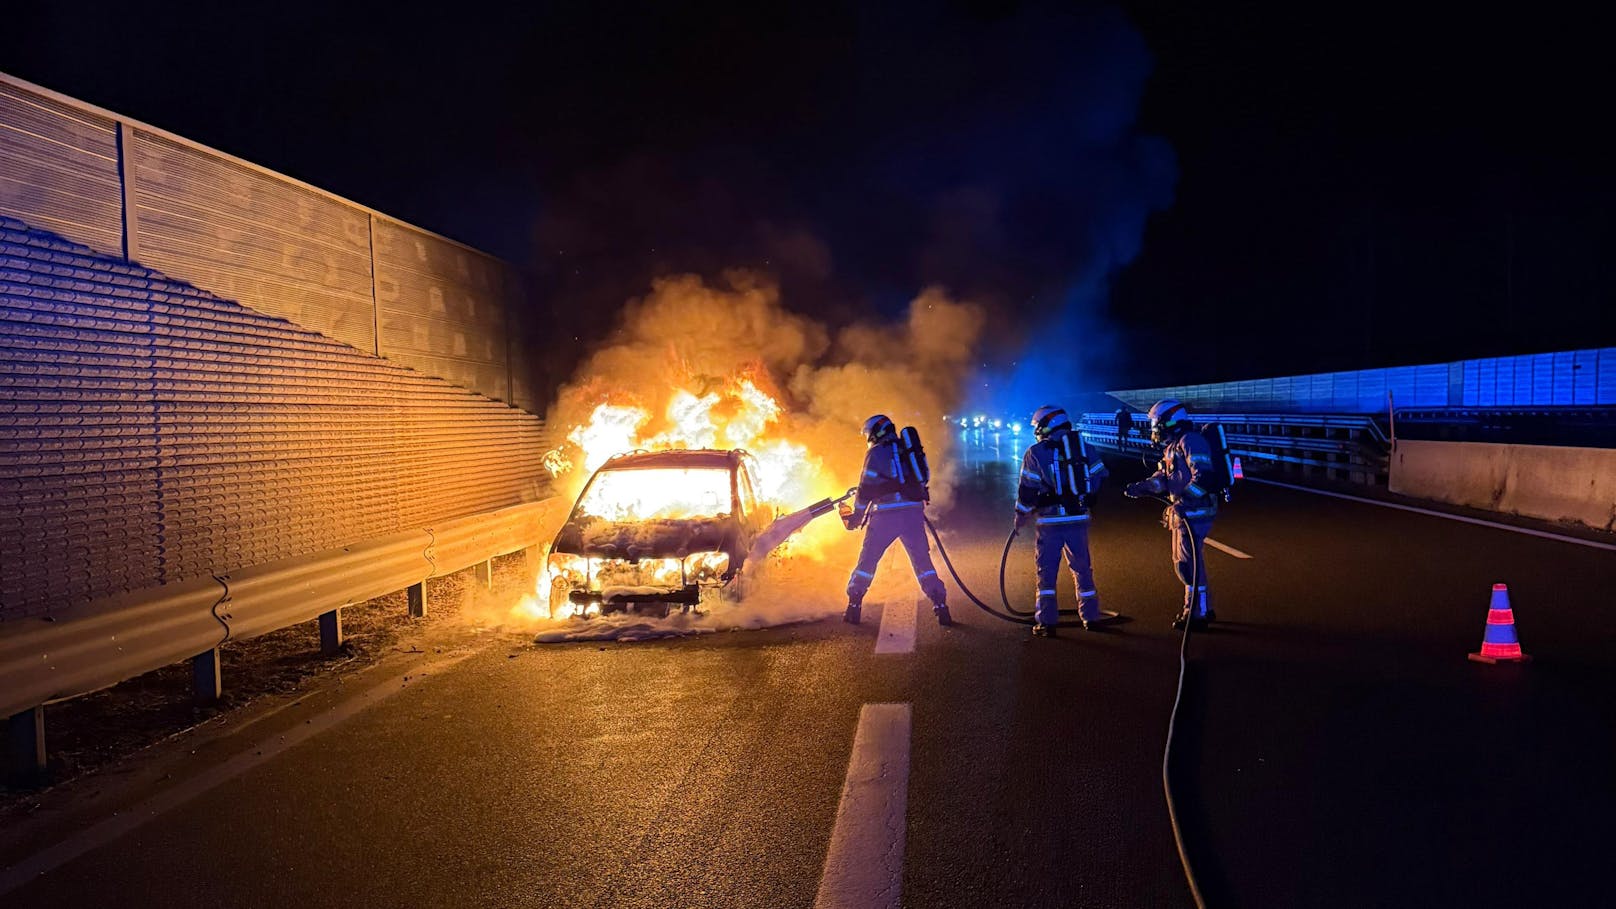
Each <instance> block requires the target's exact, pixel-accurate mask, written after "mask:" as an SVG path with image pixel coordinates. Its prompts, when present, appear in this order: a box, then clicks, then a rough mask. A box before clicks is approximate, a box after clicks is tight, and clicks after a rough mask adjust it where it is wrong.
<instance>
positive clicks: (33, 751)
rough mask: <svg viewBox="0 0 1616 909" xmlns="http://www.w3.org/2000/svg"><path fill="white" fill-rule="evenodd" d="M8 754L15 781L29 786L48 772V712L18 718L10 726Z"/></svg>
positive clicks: (30, 712)
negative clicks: (46, 727)
mask: <svg viewBox="0 0 1616 909" xmlns="http://www.w3.org/2000/svg"><path fill="white" fill-rule="evenodd" d="M6 746H7V747H6V751H7V755H6V757H7V761H8V763H9V765H10V766H9V767H8V770H9V773H8V776H10V777H11V778H12V779H14V780H16V781H18V782H26V781H27V780H29V779H32V778H35V777H37V776H39V775H40V774H42V773H44V772H45V708H44V706H43V705H41V706H39V707H34V708H33V709H31V710H24V711H23V712H22V713H18V714H15V715H13V716H12V717H11V719H10V721H8V722H7V723H6Z"/></svg>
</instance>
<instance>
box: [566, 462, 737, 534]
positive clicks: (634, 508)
mask: <svg viewBox="0 0 1616 909" xmlns="http://www.w3.org/2000/svg"><path fill="white" fill-rule="evenodd" d="M732 507H733V506H732V501H731V495H730V482H729V471H728V470H723V469H716V470H715V469H712V468H684V467H655V468H641V469H629V470H603V471H601V472H600V473H598V474H596V475H595V480H594V482H592V483H590V484H589V489H588V490H587V491H586V492H585V493H584V497H583V499H581V500H580V501H579V502H578V513H579V514H581V515H583V516H586V517H593V518H602V519H604V520H608V521H649V520H656V519H667V518H720V517H726V516H728V515H729V513H730V511H731V509H732Z"/></svg>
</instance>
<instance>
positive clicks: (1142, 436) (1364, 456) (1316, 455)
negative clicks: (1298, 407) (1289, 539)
mask: <svg viewBox="0 0 1616 909" xmlns="http://www.w3.org/2000/svg"><path fill="white" fill-rule="evenodd" d="M1195 421H1196V422H1197V423H1219V424H1222V426H1223V428H1224V431H1225V433H1226V434H1227V437H1228V441H1229V450H1230V451H1231V452H1233V453H1235V454H1237V455H1239V456H1240V457H1241V458H1242V459H1244V460H1246V461H1248V462H1254V463H1253V466H1260V464H1261V462H1264V461H1267V462H1272V463H1274V464H1284V465H1296V466H1298V467H1300V468H1302V469H1303V471H1304V472H1311V471H1323V472H1324V473H1325V475H1326V476H1327V477H1328V478H1330V479H1336V478H1337V477H1338V475H1340V474H1344V475H1345V476H1344V477H1342V478H1345V479H1350V480H1352V481H1354V482H1360V483H1370V484H1374V483H1380V482H1383V478H1384V477H1385V475H1386V469H1387V456H1388V453H1389V452H1390V450H1391V442H1390V441H1389V440H1388V439H1387V437H1386V433H1385V432H1384V431H1383V430H1382V429H1381V428H1380V425H1379V424H1378V423H1376V422H1375V420H1374V418H1372V417H1367V416H1362V415H1357V414H1240V413H1208V414H1201V413H1197V414H1195ZM1080 427H1081V431H1082V433H1083V439H1084V440H1085V441H1086V442H1088V443H1089V444H1091V445H1095V446H1098V447H1099V448H1101V449H1102V450H1108V451H1114V452H1118V453H1121V454H1133V455H1138V454H1143V453H1145V452H1146V451H1149V450H1150V449H1151V448H1152V447H1153V446H1152V445H1151V443H1150V430H1149V426H1148V424H1146V423H1145V422H1144V421H1143V418H1142V415H1136V417H1135V422H1134V423H1133V428H1132V431H1131V432H1130V433H1128V435H1126V436H1125V437H1123V438H1120V439H1119V438H1118V436H1117V418H1116V415H1115V414H1109V413H1085V414H1083V416H1082V419H1081V421H1080Z"/></svg>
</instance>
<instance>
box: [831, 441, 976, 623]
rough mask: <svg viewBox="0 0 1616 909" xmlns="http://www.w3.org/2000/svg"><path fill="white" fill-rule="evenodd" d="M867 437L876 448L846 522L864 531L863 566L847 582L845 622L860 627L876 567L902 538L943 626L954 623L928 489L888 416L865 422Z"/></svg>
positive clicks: (866, 459) (867, 459)
mask: <svg viewBox="0 0 1616 909" xmlns="http://www.w3.org/2000/svg"><path fill="white" fill-rule="evenodd" d="M864 438H865V440H866V441H867V442H868V443H869V446H870V450H869V451H868V452H867V453H866V454H865V455H864V473H863V474H862V475H861V476H860V477H859V484H858V493H857V495H855V496H854V498H853V507H852V510H851V511H850V512H849V513H848V514H846V515H844V516H843V519H842V520H843V522H844V523H846V524H847V526H848V529H850V530H856V529H858V528H859V527H863V528H864V542H863V544H862V545H861V546H860V547H859V557H858V565H857V566H856V567H854V569H853V574H852V576H851V577H849V578H848V579H847V613H846V614H845V615H844V616H843V618H844V620H845V621H848V622H851V623H852V624H854V625H857V624H858V623H859V618H860V613H861V612H862V610H863V604H864V594H865V593H867V592H868V591H869V589H870V582H871V581H873V580H874V579H875V567H876V565H877V564H879V563H880V561H881V556H882V555H884V554H885V553H886V551H887V549H888V548H889V547H890V546H891V545H892V543H893V541H894V540H898V541H901V542H902V543H903V548H904V551H905V552H907V553H908V554H909V564H910V565H911V566H913V568H914V570H915V580H917V581H919V582H920V589H921V591H922V592H923V593H925V594H926V598H927V599H929V600H931V604H932V605H931V611H932V615H934V616H936V617H937V624H939V625H952V624H953V623H954V620H953V618H952V617H951V616H950V615H949V614H948V589H947V588H946V587H944V586H943V581H942V578H939V577H938V576H937V569H936V568H935V567H933V566H932V563H931V545H930V544H929V543H928V542H927V541H926V512H925V508H926V502H927V500H928V499H929V494H928V492H927V489H926V485H925V483H924V482H923V481H922V480H921V479H920V478H919V477H916V476H911V474H913V473H914V470H913V469H912V468H909V467H907V466H906V465H905V464H904V463H902V461H901V459H900V458H899V456H898V454H899V452H898V448H899V446H898V431H897V427H895V426H893V425H892V421H891V420H889V419H887V418H886V416H885V415H883V414H876V415H875V416H873V417H871V418H869V419H868V420H865V421H864Z"/></svg>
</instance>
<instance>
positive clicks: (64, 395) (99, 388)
mask: <svg viewBox="0 0 1616 909" xmlns="http://www.w3.org/2000/svg"><path fill="white" fill-rule="evenodd" d="M545 450H546V445H545V439H544V434H543V428H542V424H541V423H540V422H539V421H538V420H537V419H536V418H534V417H533V416H532V415H530V414H527V413H524V412H522V411H520V410H517V409H514V408H512V407H508V406H506V405H504V404H500V403H497V402H493V401H490V400H488V399H487V398H485V397H483V396H481V395H478V394H475V393H473V392H469V391H466V390H465V389H463V388H458V387H455V386H454V385H452V384H450V383H448V382H445V381H443V380H441V379H437V378H433V377H431V376H427V375H423V374H421V373H419V372H417V371H414V370H411V369H407V368H405V367H403V366H400V365H398V364H395V363H390V362H388V361H386V360H383V359H379V358H377V357H374V356H369V355H366V354H364V353H362V352H360V351H357V350H355V349H353V348H352V347H350V346H348V345H345V344H342V343H340V342H338V341H335V340H332V339H330V338H327V337H324V336H323V335H321V334H319V333H317V332H314V331H310V330H308V329H305V328H301V327H299V326H297V325H294V324H292V323H290V322H287V321H285V320H282V319H278V318H273V317H270V316H267V315H264V314H262V313H260V312H257V311H255V310H253V309H249V308H247V307H244V306H241V305H239V304H237V303H233V302H229V301H225V300H221V299H218V298H217V297H213V296H211V295H209V294H206V293H204V292H201V291H198V290H196V289H195V288H192V287H189V286H187V285H184V284H179V283H176V282H173V281H169V280H167V279H166V278H165V277H164V276H162V275H161V274H158V273H155V272H151V271H148V270H146V269H144V268H141V267H139V266H134V265H130V264H128V263H124V262H121V261H118V260H115V259H111V258H108V257H103V256H97V255H95V254H94V253H93V252H92V251H90V250H88V249H85V248H83V247H78V246H75V245H73V244H69V243H66V242H63V241H62V240H61V239H59V238H56V237H53V236H52V235H50V234H46V233H42V232H37V231H31V230H29V229H28V228H27V226H26V225H23V224H21V223H19V222H16V221H11V220H6V219H0V546H4V547H5V549H4V552H3V553H0V558H3V559H4V562H5V564H6V565H7V568H8V570H7V571H6V572H4V573H3V580H0V619H8V618H14V617H17V616H20V615H34V614H40V613H44V612H48V611H49V610H51V609H54V608H61V607H65V606H72V605H77V604H83V603H86V602H88V601H90V600H92V599H99V598H102V597H106V596H108V595H111V594H116V593H119V592H124V591H133V590H139V589H143V588H146V587H150V586H152V585H155V584H174V583H179V582H184V581H187V580H189V579H195V578H201V577H206V576H207V575H208V574H209V573H213V572H221V571H229V570H232V569H235V568H240V567H242V566H248V565H260V564H264V563H268V562H273V561H275V560H277V559H282V558H290V557H294V556H299V555H303V554H306V553H310V552H316V551H320V550H324V549H330V548H332V547H336V546H342V545H344V544H346V543H348V542H350V541H353V540H363V539H371V538H375V537H380V536H386V535H387V534H390V533H396V532H398V531H399V530H401V529H404V528H409V527H421V526H427V525H430V523H431V522H435V521H441V520H445V519H448V518H451V517H455V516H459V515H465V514H472V513H476V512H480V511H487V510H490V509H494V508H500V507H503V506H507V505H512V504H516V503H519V502H522V501H530V500H533V499H535V498H538V497H540V496H541V495H542V494H543V493H544V491H545V487H547V485H548V484H547V482H546V480H545V474H544V471H543V468H542V466H541V465H540V462H539V457H540V455H541V454H542V453H543V452H544V451H545Z"/></svg>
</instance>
